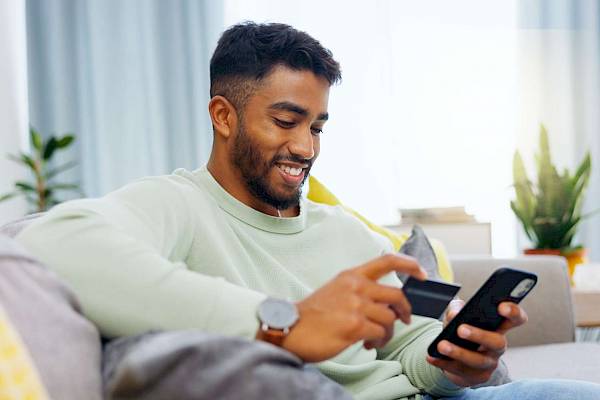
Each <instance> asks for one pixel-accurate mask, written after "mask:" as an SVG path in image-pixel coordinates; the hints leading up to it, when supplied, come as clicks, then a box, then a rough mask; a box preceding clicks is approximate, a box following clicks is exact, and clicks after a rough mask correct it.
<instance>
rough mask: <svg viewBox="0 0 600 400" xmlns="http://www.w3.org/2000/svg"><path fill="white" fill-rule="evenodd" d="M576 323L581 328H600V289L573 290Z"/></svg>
mask: <svg viewBox="0 0 600 400" xmlns="http://www.w3.org/2000/svg"><path fill="white" fill-rule="evenodd" d="M572 296H573V309H574V311H575V323H576V325H577V326H578V327H580V328H592V327H600V289H599V290H583V289H577V288H576V287H575V288H573V291H572Z"/></svg>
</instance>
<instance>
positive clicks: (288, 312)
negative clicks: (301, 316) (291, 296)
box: [258, 298, 298, 329]
mask: <svg viewBox="0 0 600 400" xmlns="http://www.w3.org/2000/svg"><path fill="white" fill-rule="evenodd" d="M258 318H259V319H260V320H261V322H263V323H265V324H267V325H268V326H269V328H274V329H286V328H289V327H291V326H292V325H294V323H296V321H297V320H298V310H296V306H295V305H294V304H292V303H291V302H289V301H286V300H279V299H272V298H269V299H267V300H265V301H263V302H262V303H261V304H260V306H259V307H258Z"/></svg>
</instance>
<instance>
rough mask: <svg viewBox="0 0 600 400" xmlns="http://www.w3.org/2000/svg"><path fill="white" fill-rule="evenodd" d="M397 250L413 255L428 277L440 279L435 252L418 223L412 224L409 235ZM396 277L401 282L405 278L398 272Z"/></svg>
mask: <svg viewBox="0 0 600 400" xmlns="http://www.w3.org/2000/svg"><path fill="white" fill-rule="evenodd" d="M398 252H399V253H402V254H406V255H407V256H411V257H414V258H415V259H416V260H417V261H418V263H419V264H420V265H421V267H423V269H425V271H426V272H427V276H428V278H429V279H435V280H439V279H440V274H439V273H438V261H437V257H436V256H435V252H434V251H433V247H431V243H430V242H429V239H427V236H426V235H425V232H423V228H421V227H420V226H419V225H414V226H413V229H412V232H411V233H410V237H409V238H408V239H407V240H406V242H404V243H403V244H402V246H401V247H400V250H398ZM398 277H399V278H400V280H401V281H402V282H404V281H405V280H406V278H407V276H406V275H405V274H400V273H399V274H398Z"/></svg>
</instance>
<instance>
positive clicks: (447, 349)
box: [439, 343, 452, 354]
mask: <svg viewBox="0 0 600 400" xmlns="http://www.w3.org/2000/svg"><path fill="white" fill-rule="evenodd" d="M439 350H440V353H442V354H450V353H451V352H452V347H451V346H450V345H449V344H448V343H440V347H439Z"/></svg>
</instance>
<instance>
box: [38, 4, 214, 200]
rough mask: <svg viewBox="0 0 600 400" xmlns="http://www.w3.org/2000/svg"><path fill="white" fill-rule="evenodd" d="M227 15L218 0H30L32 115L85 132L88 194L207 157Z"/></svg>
mask: <svg viewBox="0 0 600 400" xmlns="http://www.w3.org/2000/svg"><path fill="white" fill-rule="evenodd" d="M222 24H223V21H222V12H221V4H220V2H213V1H208V0H207V1H185V0H173V1H171V0H170V1H161V0H128V1H121V0H56V1H47V0H27V32H28V49H29V50H28V54H29V82H30V87H29V89H30V113H31V123H32V125H34V126H35V127H36V128H38V129H39V130H41V131H42V132H43V133H44V134H49V133H51V132H55V133H58V134H62V133H64V132H74V133H75V134H76V136H77V141H76V143H75V146H74V147H73V150H72V151H71V153H70V154H66V155H64V156H63V158H64V159H73V158H76V159H78V160H79V163H80V168H78V169H76V170H74V171H73V172H72V174H71V178H72V179H75V180H78V181H80V182H81V183H82V185H83V189H84V191H85V193H86V195H87V196H98V195H101V194H104V193H106V192H107V191H110V190H112V189H115V188H116V187H119V186H121V185H123V184H124V183H126V182H129V181H131V180H132V179H134V178H137V177H140V176H144V175H156V174H164V173H169V172H171V171H172V170H173V169H175V168H176V167H186V168H196V167H197V166H198V165H200V164H202V163H204V162H205V161H206V160H207V156H208V154H209V153H210V147H211V143H212V131H211V125H210V120H209V118H208V115H207V112H206V105H207V102H208V98H209V94H208V92H209V88H208V82H209V80H208V62H209V58H210V55H211V53H212V50H213V49H214V46H215V45H216V40H217V38H218V36H219V34H220V32H221V30H222V27H223V26H222ZM63 161H64V160H63Z"/></svg>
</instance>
